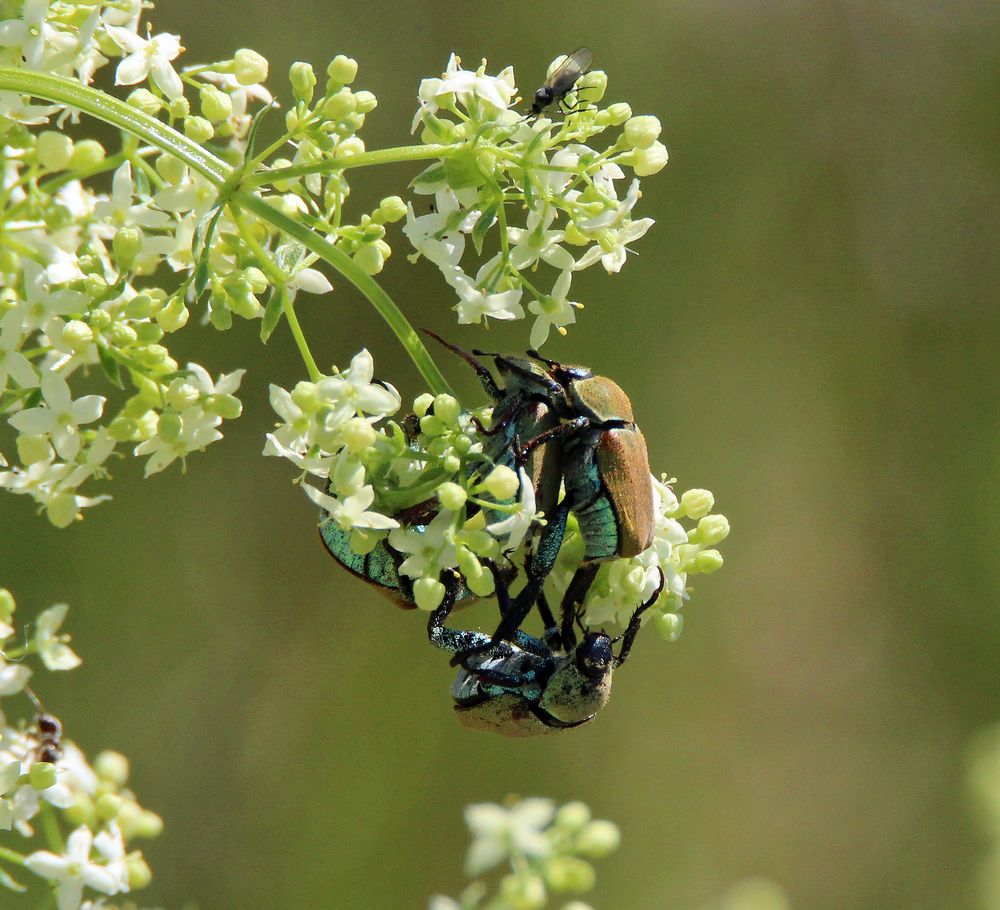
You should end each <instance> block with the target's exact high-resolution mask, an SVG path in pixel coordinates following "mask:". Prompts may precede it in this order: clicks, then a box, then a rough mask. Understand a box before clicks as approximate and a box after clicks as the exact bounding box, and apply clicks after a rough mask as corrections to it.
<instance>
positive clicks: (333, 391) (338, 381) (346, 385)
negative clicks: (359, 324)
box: [316, 348, 402, 431]
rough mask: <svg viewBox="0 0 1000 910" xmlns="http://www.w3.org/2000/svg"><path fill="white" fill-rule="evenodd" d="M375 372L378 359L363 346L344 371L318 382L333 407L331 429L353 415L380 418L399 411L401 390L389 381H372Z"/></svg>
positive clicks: (329, 419) (328, 425) (329, 417)
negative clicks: (398, 390)
mask: <svg viewBox="0 0 1000 910" xmlns="http://www.w3.org/2000/svg"><path fill="white" fill-rule="evenodd" d="M374 375H375V361H374V360H373V359H372V355H371V354H369V353H368V349H367V348H362V349H361V350H360V351H358V353H357V354H355V355H354V357H353V358H351V365H350V367H348V369H347V370H346V371H345V372H343V373H337V374H336V375H335V376H325V377H324V378H323V379H321V380H320V381H319V382H318V383H316V388H317V391H318V393H319V397H320V398H321V399H323V401H325V402H327V403H328V404H329V407H330V413H329V414H328V415H327V416H326V418H325V423H326V429H327V430H328V431H329V430H332V429H335V428H336V427H339V426H340V425H341V424H342V423H344V422H346V421H347V420H350V419H351V418H352V417H359V416H362V415H364V414H377V415H378V416H380V417H381V416H387V415H389V414H395V413H396V411H398V410H399V406H400V404H401V403H402V401H401V399H400V397H399V393H398V392H397V391H396V390H395V389H394V388H393V387H392V386H391V385H389V384H388V383H382V382H372V378H373V377H374Z"/></svg>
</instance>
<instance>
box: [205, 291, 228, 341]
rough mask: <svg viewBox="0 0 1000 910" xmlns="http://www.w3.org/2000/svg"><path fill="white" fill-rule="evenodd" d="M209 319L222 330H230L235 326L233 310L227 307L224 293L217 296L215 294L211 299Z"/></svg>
mask: <svg viewBox="0 0 1000 910" xmlns="http://www.w3.org/2000/svg"><path fill="white" fill-rule="evenodd" d="M209 307H210V309H209V311H208V320H209V322H211V323H212V325H213V326H215V328H217V329H218V330H219V331H220V332H225V331H228V330H229V329H231V328H232V327H233V314H232V311H230V310H228V309H226V297H225V295H224V294H222V295H219V296H216V295H215V294H213V295H212V296H211V298H210V299H209Z"/></svg>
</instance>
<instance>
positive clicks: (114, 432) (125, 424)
mask: <svg viewBox="0 0 1000 910" xmlns="http://www.w3.org/2000/svg"><path fill="white" fill-rule="evenodd" d="M137 429H138V426H137V424H136V422H135V421H134V420H133V419H132V418H131V417H125V416H123V415H121V414H120V415H119V416H117V417H116V418H115V419H114V420H112V421H111V423H110V424H108V432H109V433H110V434H111V438H112V439H114V440H115V441H117V442H126V441H128V440H129V439H132V438H134V436H135V433H136V430H137Z"/></svg>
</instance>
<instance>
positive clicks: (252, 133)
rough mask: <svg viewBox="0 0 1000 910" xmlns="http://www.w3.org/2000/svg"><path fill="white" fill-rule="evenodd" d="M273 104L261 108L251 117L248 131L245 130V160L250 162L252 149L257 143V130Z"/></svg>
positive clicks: (252, 154) (252, 153)
mask: <svg viewBox="0 0 1000 910" xmlns="http://www.w3.org/2000/svg"><path fill="white" fill-rule="evenodd" d="M272 107H274V104H273V103H272V104H269V105H268V106H267V107H262V108H261V109H260V110H259V111H257V113H256V114H254V115H253V120H251V121H250V129H249V130H247V138H246V143H247V150H246V154H245V155H244V158H245V160H247V161H252V160H253V156H254V148H255V146H256V141H257V129H258V127H260V124H261V121H262V120H263V119H264V118H265V117H266V116H267V115H268V113H269V112H270V111H271V108H272Z"/></svg>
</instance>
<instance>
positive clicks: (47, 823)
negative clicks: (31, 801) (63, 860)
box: [38, 799, 66, 853]
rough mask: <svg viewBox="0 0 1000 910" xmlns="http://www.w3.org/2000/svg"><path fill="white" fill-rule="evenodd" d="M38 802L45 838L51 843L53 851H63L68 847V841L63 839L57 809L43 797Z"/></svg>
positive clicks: (50, 847)
mask: <svg viewBox="0 0 1000 910" xmlns="http://www.w3.org/2000/svg"><path fill="white" fill-rule="evenodd" d="M38 802H39V808H40V810H41V811H40V812H39V815H40V817H41V819H42V828H43V829H44V831H45V839H46V840H47V841H48V843H49V849H50V850H51V851H52V852H53V853H62V852H63V850H65V849H66V843H65V841H64V840H63V836H62V831H60V830H59V822H58V820H57V819H56V813H55V810H54V809H53V808H52V806H51V805H50V804H49V803H47V802H45V800H43V799H42V800H39V801H38Z"/></svg>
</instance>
